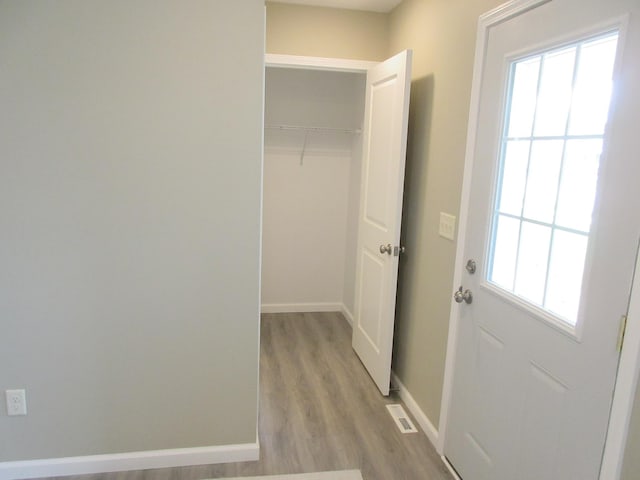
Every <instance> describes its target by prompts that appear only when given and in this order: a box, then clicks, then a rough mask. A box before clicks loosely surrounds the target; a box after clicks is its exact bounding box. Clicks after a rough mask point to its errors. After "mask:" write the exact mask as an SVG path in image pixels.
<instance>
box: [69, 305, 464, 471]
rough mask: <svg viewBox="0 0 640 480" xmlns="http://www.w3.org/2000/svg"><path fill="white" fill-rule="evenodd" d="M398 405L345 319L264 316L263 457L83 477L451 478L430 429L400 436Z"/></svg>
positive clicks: (322, 315) (338, 316) (310, 315)
mask: <svg viewBox="0 0 640 480" xmlns="http://www.w3.org/2000/svg"><path fill="white" fill-rule="evenodd" d="M388 403H401V402H400V400H399V399H398V398H397V397H395V396H393V395H392V396H390V397H389V398H385V397H382V396H381V395H380V393H379V392H378V390H377V388H376V387H375V384H374V383H373V381H372V380H371V378H370V377H369V375H368V374H367V372H366V370H365V369H364V367H363V366H362V364H361V363H360V361H359V359H358V357H357V355H356V354H355V353H354V352H353V350H352V348H351V328H350V326H349V324H348V323H347V322H346V320H345V319H344V317H343V316H342V315H341V314H339V313H286V314H264V315H263V316H262V326H261V355H260V425H259V436H260V460H259V461H257V462H242V463H230V464H221V465H206V466H194V467H182V468H167V469H157V470H144V471H132V472H119V473H111V474H101V475H85V476H77V477H74V480H98V479H100V480H200V479H205V478H224V477H233V476H251V475H263V474H264V475H273V474H286V473H303V472H314V471H326V470H342V469H360V470H361V471H362V476H363V479H364V480H450V479H451V478H452V477H451V475H450V474H449V473H448V471H447V469H446V467H445V466H444V465H443V463H442V461H441V460H440V458H439V456H438V455H437V454H436V452H435V450H434V449H433V447H432V445H431V443H430V442H429V440H428V439H427V437H426V436H425V435H424V434H423V433H422V432H419V433H409V434H402V433H400V431H399V430H398V428H397V427H396V425H395V423H394V422H393V420H392V418H391V416H390V415H389V413H388V411H387V409H386V408H385V404H388ZM414 423H415V422H414ZM416 427H418V425H417V424H416ZM418 428H419V427H418Z"/></svg>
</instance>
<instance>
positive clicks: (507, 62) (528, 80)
mask: <svg viewBox="0 0 640 480" xmlns="http://www.w3.org/2000/svg"><path fill="white" fill-rule="evenodd" d="M534 3H535V2H532V1H522V2H514V3H512V4H511V7H506V8H507V10H508V8H513V7H514V5H515V6H516V7H517V6H518V5H527V8H528V9H527V10H524V11H521V12H518V13H517V15H515V16H512V17H509V16H508V15H507V14H505V12H504V11H502V12H501V11H498V10H497V11H495V12H493V13H490V14H488V15H487V16H486V17H484V18H485V21H486V22H488V23H487V25H489V26H488V29H487V30H486V37H485V38H484V40H486V41H484V43H483V45H481V47H482V46H484V50H483V51H482V52H481V50H482V49H481V48H479V49H478V52H479V53H481V55H480V57H479V60H478V61H477V62H476V69H477V71H476V80H474V81H475V82H476V88H478V85H479V86H480V87H479V90H478V91H479V100H478V102H479V103H478V104H477V108H475V107H473V108H472V113H471V115H472V117H471V120H470V131H471V132H472V133H471V135H470V137H469V138H470V142H471V143H470V147H469V148H468V152H469V156H470V157H469V158H470V159H472V160H471V162H472V165H473V168H472V171H471V170H470V169H469V168H467V169H466V171H465V183H467V184H468V185H469V189H468V190H466V192H467V193H466V195H467V196H466V201H465V202H464V204H463V212H462V215H463V217H464V218H463V220H464V225H463V231H464V232H465V233H464V234H463V235H464V239H463V243H462V244H461V245H460V247H459V248H462V249H463V254H462V255H458V261H457V268H458V269H459V271H460V272H461V273H460V274H459V275H461V276H460V278H461V282H460V284H461V290H460V291H459V293H457V294H456V302H458V301H459V302H460V303H453V305H454V307H453V308H454V315H455V318H454V323H455V325H457V335H456V343H455V345H456V346H455V368H454V370H455V373H454V379H453V387H452V393H451V401H450V403H449V413H448V421H447V428H446V439H445V445H444V453H445V455H446V457H447V458H448V459H449V461H450V463H451V464H452V465H453V467H454V468H455V469H456V470H457V471H458V473H459V474H460V476H461V477H462V478H463V479H464V480H480V479H487V480H489V479H490V480H514V479H530V480H534V479H535V480H555V479H557V480H570V479H574V480H595V479H597V478H598V476H599V470H600V464H601V459H602V452H603V446H604V442H605V436H606V432H607V425H608V419H609V411H610V405H611V400H612V392H613V386H614V382H615V377H616V368H617V365H618V358H619V352H618V345H617V344H618V334H619V327H620V323H621V316H622V315H624V314H625V313H626V311H627V306H628V299H629V291H630V285H631V280H632V274H633V268H634V264H635V262H634V257H635V253H636V248H637V242H638V237H639V235H640V214H639V212H640V190H639V189H638V179H640V161H639V158H638V151H640V140H639V139H640V135H639V130H638V128H639V127H638V126H639V125H640V92H639V91H638V85H640V2H638V0H552V1H549V2H537V3H538V5H537V6H535V7H532V5H533V4H534ZM492 15H493V16H494V17H496V18H497V17H499V16H500V15H502V17H503V18H501V19H500V21H497V20H494V21H490V20H491V18H492ZM481 26H482V22H481ZM610 100H611V103H610ZM473 132H475V134H474V133H473ZM467 165H468V167H469V163H468V164H467ZM465 209H466V214H465V213H464V211H465ZM468 261H473V262H475V264H473V263H471V262H470V263H469V264H468V267H469V268H468V270H467V269H465V265H467V262H468ZM457 287H458V285H456V288H457ZM467 302H470V303H467Z"/></svg>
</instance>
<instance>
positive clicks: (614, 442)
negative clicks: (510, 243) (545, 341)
mask: <svg viewBox="0 0 640 480" xmlns="http://www.w3.org/2000/svg"><path fill="white" fill-rule="evenodd" d="M550 1H552V0H511V1H509V2H507V3H505V4H503V5H500V6H499V7H497V8H495V9H493V10H490V11H489V12H487V13H485V14H483V15H481V16H480V17H479V19H478V30H477V34H476V49H475V60H474V66H473V78H472V86H471V99H470V104H469V121H468V125H467V140H466V150H465V160H464V175H463V181H462V192H461V198H460V212H459V222H458V237H457V240H456V242H457V243H456V255H455V267H454V268H455V269H454V274H453V284H452V288H451V292H454V291H455V289H456V288H457V286H458V285H460V284H461V281H462V274H463V270H464V261H465V259H464V246H465V241H466V233H467V232H466V222H467V219H468V214H469V200H470V193H471V176H472V173H473V164H474V149H475V141H476V137H477V130H478V113H479V106H480V90H481V86H482V72H483V69H484V66H485V60H486V49H487V41H488V33H489V29H490V28H492V27H494V26H497V25H498V24H500V23H503V22H505V21H507V20H509V19H511V18H513V17H516V16H518V15H521V14H524V13H525V12H527V11H529V10H532V9H533V8H536V7H538V6H540V5H543V4H545V3H549V2H550ZM636 262H637V263H636V274H635V277H634V281H633V283H632V293H631V300H630V304H629V311H628V319H629V321H628V323H627V329H626V334H625V342H624V345H623V348H622V351H621V354H620V364H619V368H618V374H617V377H616V382H615V387H614V398H613V404H612V409H611V414H610V417H609V428H608V430H607V439H606V442H605V447H604V454H603V459H602V465H601V472H600V478H601V479H603V480H604V479H606V480H615V479H618V478H619V476H620V473H621V470H622V462H623V457H624V451H625V446H626V440H627V434H628V430H629V422H630V419H631V413H632V409H633V404H634V399H635V392H636V388H637V384H638V376H639V374H640V321H635V320H636V318H638V317H640V257H639V258H638V259H637V260H636ZM458 308H460V307H459V305H458V304H456V303H454V302H453V301H452V302H451V310H450V314H449V334H448V340H447V355H446V360H445V370H444V382H443V389H442V400H441V413H440V420H439V424H438V432H439V433H438V438H437V443H436V450H437V451H438V453H439V454H440V455H441V456H442V459H443V460H444V462H445V463H446V464H447V465H449V464H448V461H447V460H446V458H445V457H444V444H445V437H446V434H447V425H448V422H449V411H450V406H451V395H452V390H453V375H454V372H455V368H456V365H455V351H456V349H457V344H458V335H459V319H460V316H459V314H458Z"/></svg>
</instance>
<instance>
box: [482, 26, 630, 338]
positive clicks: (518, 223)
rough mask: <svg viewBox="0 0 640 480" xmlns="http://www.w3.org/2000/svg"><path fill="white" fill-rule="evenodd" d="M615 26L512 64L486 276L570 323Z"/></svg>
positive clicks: (604, 119)
mask: <svg viewBox="0 0 640 480" xmlns="http://www.w3.org/2000/svg"><path fill="white" fill-rule="evenodd" d="M617 42H618V33H617V32H611V33H607V34H605V35H600V36H598V37H595V38H593V37H592V38H589V39H585V40H583V41H580V42H576V43H574V44H571V45H563V46H562V47H560V48H556V49H552V50H548V51H544V52H540V53H538V54H535V55H530V56H528V57H527V58H524V59H520V60H516V61H514V62H512V64H511V69H510V72H511V73H510V80H509V86H508V87H509V88H508V91H509V92H510V93H509V98H508V102H507V111H506V112H505V119H506V121H505V127H504V135H503V138H502V148H501V158H500V169H499V174H498V184H497V190H496V191H497V195H496V201H495V206H494V211H493V228H492V229H491V241H490V242H489V246H490V247H489V248H490V251H489V269H488V272H487V280H488V281H489V282H491V283H492V284H494V285H495V286H497V287H499V288H500V289H502V290H505V291H506V292H508V293H509V294H513V295H515V296H517V297H519V298H520V299H521V300H523V301H526V302H529V303H530V304H532V305H533V306H535V307H537V308H542V309H544V310H545V311H547V312H548V313H550V314H551V315H553V316H555V317H556V318H558V319H560V320H561V321H563V322H565V323H568V324H569V325H571V326H575V325H576V322H577V318H578V310H579V304H580V294H581V291H582V276H583V270H584V262H585V258H586V251H587V244H588V240H589V233H590V228H591V216H592V213H593V206H594V202H595V198H596V191H597V181H598V170H599V167H600V157H601V153H602V148H603V139H604V133H605V127H606V122H607V115H608V111H609V99H610V96H611V90H612V77H613V67H614V63H615V56H616V48H617Z"/></svg>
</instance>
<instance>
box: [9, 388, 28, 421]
mask: <svg viewBox="0 0 640 480" xmlns="http://www.w3.org/2000/svg"><path fill="white" fill-rule="evenodd" d="M5 394H6V396H7V415H9V416H13V415H26V414H27V394H26V392H25V391H24V390H6V392H5Z"/></svg>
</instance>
